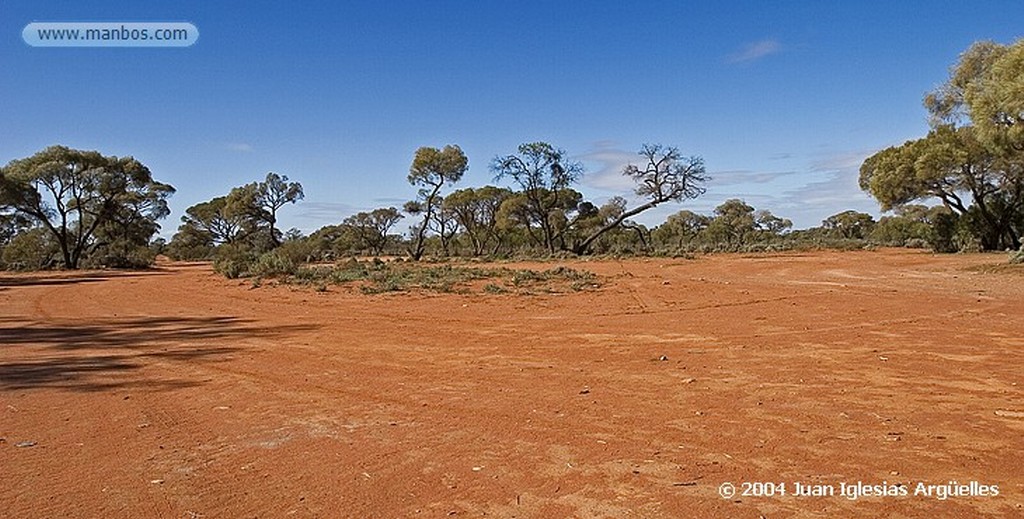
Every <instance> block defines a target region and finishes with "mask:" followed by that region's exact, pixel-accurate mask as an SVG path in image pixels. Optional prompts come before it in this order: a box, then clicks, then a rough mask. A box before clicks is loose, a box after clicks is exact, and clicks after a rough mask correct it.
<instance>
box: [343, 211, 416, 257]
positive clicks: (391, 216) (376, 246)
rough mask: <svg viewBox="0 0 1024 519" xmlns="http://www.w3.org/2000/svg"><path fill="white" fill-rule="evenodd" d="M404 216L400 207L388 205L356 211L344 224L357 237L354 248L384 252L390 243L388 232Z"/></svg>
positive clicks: (374, 252) (373, 252)
mask: <svg viewBox="0 0 1024 519" xmlns="http://www.w3.org/2000/svg"><path fill="white" fill-rule="evenodd" d="M402 218H403V216H402V214H401V213H399V212H398V209H396V208H394V207H386V208H378V209H374V210H373V211H370V212H360V213H356V214H354V215H352V216H349V217H348V218H346V219H345V221H344V222H343V223H342V225H344V226H346V227H347V229H348V230H349V232H350V233H351V234H352V235H353V236H354V237H355V240H356V243H354V244H352V246H351V247H352V248H353V249H356V250H367V251H369V252H370V254H382V253H383V252H384V249H385V248H386V247H387V244H388V232H389V231H390V230H391V228H392V227H393V226H394V225H395V224H396V223H398V221H399V220H401V219H402Z"/></svg>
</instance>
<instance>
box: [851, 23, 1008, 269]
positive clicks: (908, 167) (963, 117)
mask: <svg viewBox="0 0 1024 519" xmlns="http://www.w3.org/2000/svg"><path fill="white" fill-rule="evenodd" d="M1022 92H1024V40H1019V41H1017V42H1016V43H1014V44H1013V45H1011V46H1003V45H999V44H996V43H993V42H978V43H975V44H974V45H972V46H971V47H970V48H969V49H967V51H966V52H964V53H963V54H962V55H961V56H960V60H959V62H958V63H957V64H956V66H954V67H953V69H952V71H951V73H950V77H949V79H948V80H947V81H946V82H945V83H944V84H943V85H941V86H940V87H938V88H937V89H936V90H935V91H934V92H931V93H929V94H928V95H927V96H925V100H924V102H925V107H926V108H927V109H928V111H929V114H930V115H931V121H932V130H931V132H929V134H928V135H927V136H926V137H923V138H921V139H916V140H912V141H907V142H905V143H904V144H903V145H901V146H893V147H890V148H886V149H884V150H882V151H880V152H878V153H876V154H875V155H872V156H871V157H869V158H868V159H867V160H865V161H864V164H863V165H862V166H861V171H860V185H861V188H862V189H864V190H866V191H868V192H870V193H871V194H872V196H874V197H875V198H876V199H878V201H879V203H880V204H881V206H882V209H883V210H889V209H893V208H896V207H899V206H900V205H903V204H908V203H911V202H914V201H923V200H927V199H928V198H932V197H935V198H938V199H939V200H941V201H942V203H943V205H944V206H945V207H946V208H947V209H949V210H950V211H951V212H952V214H953V216H952V219H953V220H955V221H954V222H952V225H954V226H958V227H961V228H966V229H968V231H969V232H972V233H974V234H975V236H976V237H977V239H978V241H979V242H980V244H981V246H982V247H983V248H985V249H1001V248H1006V247H1012V248H1017V247H1019V246H1020V237H1021V234H1024V94H1022ZM940 220H942V221H946V222H948V220H949V218H945V217H944V218H941V219H940ZM957 222H959V223H957Z"/></svg>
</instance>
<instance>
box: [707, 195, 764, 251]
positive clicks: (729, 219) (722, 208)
mask: <svg viewBox="0 0 1024 519" xmlns="http://www.w3.org/2000/svg"><path fill="white" fill-rule="evenodd" d="M756 231H757V219H756V218H755V216H754V208H753V207H752V206H750V205H748V204H747V203H746V202H744V201H743V200H740V199H737V198H732V199H729V200H726V201H725V202H722V204H720V205H719V206H718V207H716V208H715V216H714V218H713V219H712V220H711V222H710V223H709V224H708V226H707V228H706V229H705V230H704V234H705V235H706V237H707V241H709V242H711V243H716V244H725V245H729V246H736V245H740V244H742V243H744V242H745V241H746V240H747V239H748V238H749V237H750V236H751V235H753V234H754V233H756Z"/></svg>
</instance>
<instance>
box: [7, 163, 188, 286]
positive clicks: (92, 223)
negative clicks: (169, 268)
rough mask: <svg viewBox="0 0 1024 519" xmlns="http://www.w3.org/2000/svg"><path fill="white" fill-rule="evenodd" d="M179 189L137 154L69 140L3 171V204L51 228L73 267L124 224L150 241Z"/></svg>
mask: <svg viewBox="0 0 1024 519" xmlns="http://www.w3.org/2000/svg"><path fill="white" fill-rule="evenodd" d="M173 193H174V188H173V187H171V186H170V185H168V184H163V183H160V182H157V181H155V180H153V176H152V174H151V173H150V171H149V168H147V167H146V166H145V165H143V164H142V163H141V162H139V161H137V160H135V158H133V157H115V156H109V157H106V156H103V155H101V154H100V153H99V152H97V151H82V150H75V149H71V148H67V147H65V146H51V147H49V148H46V149H44V150H42V151H40V152H39V153H36V154H35V155H33V156H31V157H28V158H25V159H19V160H14V161H11V162H10V163H9V164H7V166H5V167H4V168H3V170H2V173H0V206H3V207H7V208H8V209H9V210H11V211H13V212H14V213H18V214H21V215H24V216H25V217H28V218H29V219H31V220H32V221H33V222H35V223H36V224H38V225H40V226H41V227H43V228H45V229H46V230H47V231H48V232H49V233H50V235H51V236H52V237H53V239H54V241H55V242H56V243H57V245H58V247H59V249H60V252H61V257H62V258H63V264H64V266H65V268H69V269H76V268H78V266H79V263H80V262H81V260H82V259H83V257H84V256H86V255H88V254H89V253H91V252H93V251H94V250H95V249H96V248H97V247H98V246H101V245H103V244H104V242H102V241H99V240H98V239H97V236H98V235H99V236H103V237H104V238H109V237H111V236H112V235H114V234H116V228H117V227H118V226H120V227H121V228H122V230H124V231H125V232H126V233H127V234H124V235H123V237H124V238H125V239H127V240H130V241H131V242H132V243H134V244H137V245H141V246H144V245H146V244H148V241H149V239H150V238H151V237H152V235H153V234H154V233H155V232H156V230H157V229H159V226H158V225H157V224H156V222H157V220H159V219H161V218H164V217H165V216H167V214H168V208H167V198H168V197H170V196H171V195H172V194H173ZM98 231H99V232H98ZM128 231H130V232H128Z"/></svg>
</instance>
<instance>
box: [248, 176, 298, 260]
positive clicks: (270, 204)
mask: <svg viewBox="0 0 1024 519" xmlns="http://www.w3.org/2000/svg"><path fill="white" fill-rule="evenodd" d="M305 196H306V195H305V193H303V192H302V184H300V183H298V182H288V177H287V176H282V175H278V174H277V173H274V172H273V171H271V172H269V173H267V177H266V178H265V179H264V180H263V182H260V183H258V184H257V185H256V200H255V202H256V206H257V207H258V208H260V209H261V212H260V213H259V214H260V215H261V216H262V217H263V219H264V221H266V223H267V225H268V226H269V227H270V239H271V241H273V243H274V245H275V246H277V245H280V244H281V237H280V236H281V233H280V231H278V230H277V211H278V210H280V209H281V208H282V207H284V206H285V204H294V203H295V202H298V201H299V200H302V199H303V198H305Z"/></svg>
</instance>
